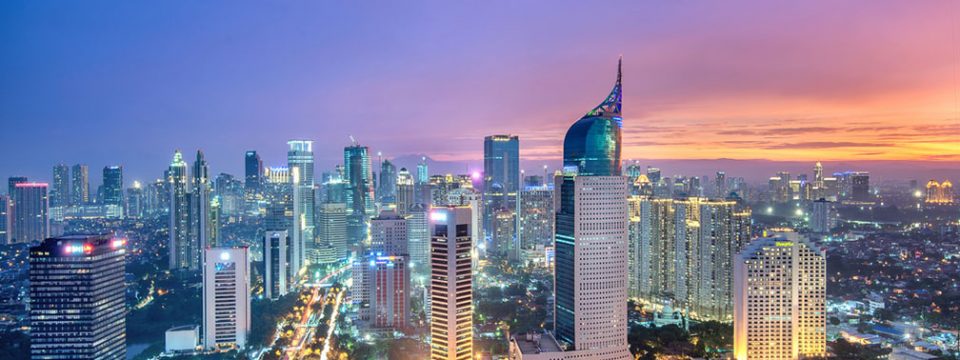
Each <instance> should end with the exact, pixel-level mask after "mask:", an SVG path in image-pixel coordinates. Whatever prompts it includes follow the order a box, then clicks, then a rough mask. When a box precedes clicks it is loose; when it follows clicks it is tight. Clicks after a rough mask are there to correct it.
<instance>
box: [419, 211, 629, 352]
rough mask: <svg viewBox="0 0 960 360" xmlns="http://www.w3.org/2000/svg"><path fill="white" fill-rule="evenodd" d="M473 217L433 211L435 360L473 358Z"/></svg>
mask: <svg viewBox="0 0 960 360" xmlns="http://www.w3.org/2000/svg"><path fill="white" fill-rule="evenodd" d="M471 220H472V216H471V215H470V208H467V207H443V208H435V209H433V210H431V211H430V264H431V275H430V278H431V280H430V283H431V285H430V335H431V340H430V358H431V359H433V360H469V359H472V358H473V272H472V271H471V254H470V252H471V249H472V248H473V240H472V239H471V238H470V233H471V231H470V223H471ZM620 305H621V306H620V307H623V308H624V309H626V308H625V307H624V306H622V305H623V304H620ZM624 336H626V334H624Z"/></svg>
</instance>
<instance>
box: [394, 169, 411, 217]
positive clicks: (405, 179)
mask: <svg viewBox="0 0 960 360" xmlns="http://www.w3.org/2000/svg"><path fill="white" fill-rule="evenodd" d="M414 191H415V188H414V185H413V176H412V175H410V172H409V171H407V168H400V172H398V173H397V214H400V216H405V215H407V213H408V212H409V211H410V207H411V206H413V204H414V202H415V201H416V199H415V198H414V197H415V192H414Z"/></svg>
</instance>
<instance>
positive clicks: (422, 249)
mask: <svg viewBox="0 0 960 360" xmlns="http://www.w3.org/2000/svg"><path fill="white" fill-rule="evenodd" d="M428 209H429V208H427V207H426V206H424V205H423V204H414V205H413V206H411V207H410V211H409V212H408V213H407V251H408V252H409V253H410V262H411V263H412V264H413V265H414V267H415V268H417V269H418V270H419V269H420V267H421V266H424V265H426V264H427V262H428V261H429V260H430V222H429V221H428V219H427V212H428Z"/></svg>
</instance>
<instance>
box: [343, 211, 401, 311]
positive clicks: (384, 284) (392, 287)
mask: <svg viewBox="0 0 960 360" xmlns="http://www.w3.org/2000/svg"><path fill="white" fill-rule="evenodd" d="M370 233H371V234H370V235H371V246H370V251H369V252H368V254H367V255H366V256H365V257H364V258H362V259H361V260H360V263H361V264H359V267H358V266H357V265H356V264H355V266H354V269H355V271H362V272H364V273H365V274H364V275H363V276H359V277H355V279H359V282H357V281H356V280H355V282H354V287H358V289H356V291H358V292H362V293H363V294H362V295H361V298H363V299H366V301H367V304H361V309H362V314H361V317H362V318H365V319H370V320H371V325H372V326H373V327H376V328H394V329H403V328H406V327H407V325H408V322H409V318H410V309H409V297H410V267H409V266H408V264H409V258H410V256H409V254H408V252H407V220H406V219H404V218H402V217H400V216H398V215H397V214H396V213H395V212H392V211H384V212H382V213H380V215H379V216H377V217H375V218H373V219H371V221H370Z"/></svg>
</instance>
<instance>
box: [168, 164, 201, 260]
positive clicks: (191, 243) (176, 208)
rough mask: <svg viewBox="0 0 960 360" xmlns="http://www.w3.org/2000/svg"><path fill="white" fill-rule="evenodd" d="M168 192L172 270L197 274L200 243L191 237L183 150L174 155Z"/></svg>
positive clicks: (169, 171)
mask: <svg viewBox="0 0 960 360" xmlns="http://www.w3.org/2000/svg"><path fill="white" fill-rule="evenodd" d="M166 177H167V192H168V196H169V199H170V200H169V201H168V202H167V204H168V206H169V211H168V214H169V216H170V230H169V232H170V243H169V244H168V246H167V249H168V250H169V251H170V270H198V269H199V268H200V243H199V242H197V239H196V238H194V237H191V236H190V196H189V193H188V189H189V184H188V181H187V163H186V162H185V161H183V155H182V154H180V150H177V151H176V152H175V153H174V154H173V161H172V162H170V167H169V168H168V169H167V173H166Z"/></svg>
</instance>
